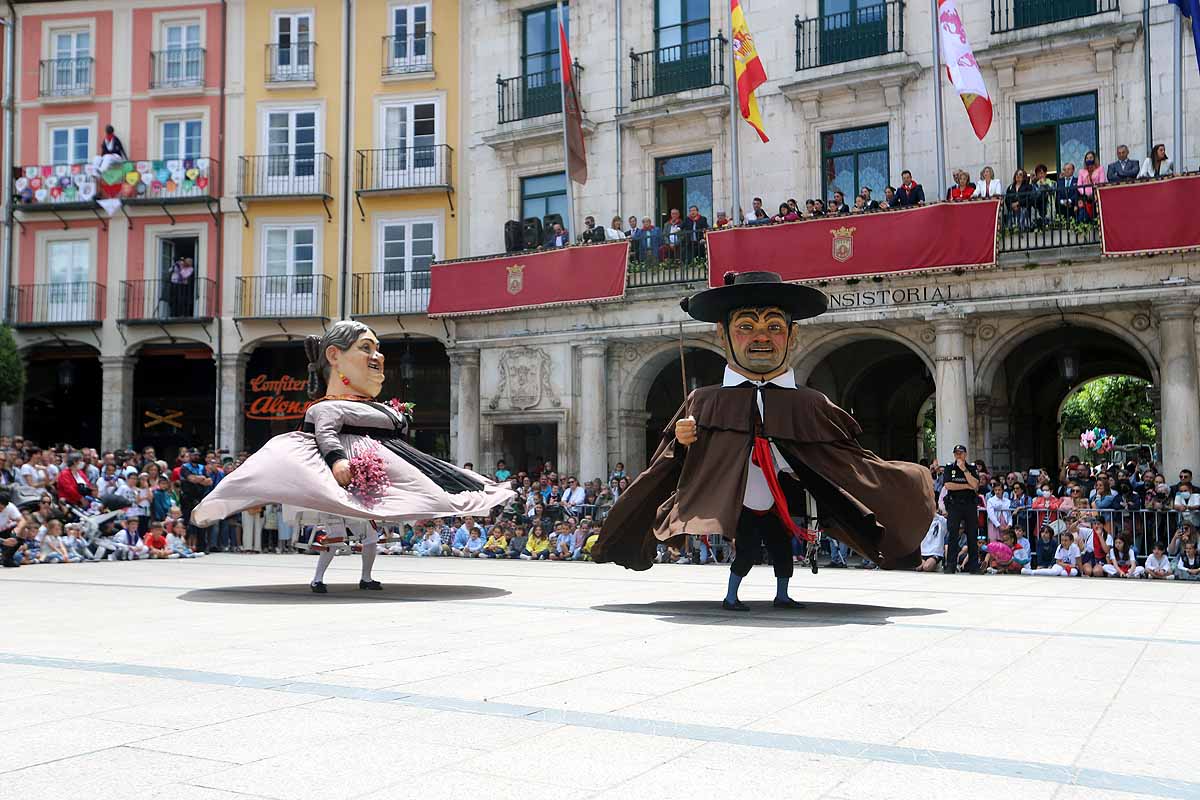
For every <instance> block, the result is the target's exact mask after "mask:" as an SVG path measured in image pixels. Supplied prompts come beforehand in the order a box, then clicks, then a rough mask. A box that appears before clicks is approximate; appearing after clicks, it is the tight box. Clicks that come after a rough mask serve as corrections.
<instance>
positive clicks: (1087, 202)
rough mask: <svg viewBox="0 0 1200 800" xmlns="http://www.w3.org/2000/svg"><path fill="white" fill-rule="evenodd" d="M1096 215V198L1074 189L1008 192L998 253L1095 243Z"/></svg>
mask: <svg viewBox="0 0 1200 800" xmlns="http://www.w3.org/2000/svg"><path fill="white" fill-rule="evenodd" d="M1085 188H1086V187H1085ZM1099 214H1100V208H1099V199H1098V198H1093V197H1092V196H1091V195H1088V194H1086V192H1080V191H1079V190H1078V189H1058V188H1056V187H1046V188H1044V189H1033V190H1032V191H1029V192H1024V193H1012V192H1008V193H1006V194H1005V197H1004V207H1003V209H1002V210H1001V213H1000V233H999V237H1000V240H999V242H998V248H999V252H1001V253H1023V252H1027V251H1030V250H1048V249H1051V248H1055V247H1075V246H1079V245H1095V244H1099V243H1100V225H1099V222H1098V219H1099Z"/></svg>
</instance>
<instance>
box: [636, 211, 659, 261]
mask: <svg viewBox="0 0 1200 800" xmlns="http://www.w3.org/2000/svg"><path fill="white" fill-rule="evenodd" d="M658 244H659V235H658V229H657V228H655V227H654V220H652V219H650V218H649V217H642V227H640V228H637V229H635V230H634V231H633V246H634V258H635V259H637V260H638V261H647V262H649V261H654V260H655V259H656V258H657V257H658Z"/></svg>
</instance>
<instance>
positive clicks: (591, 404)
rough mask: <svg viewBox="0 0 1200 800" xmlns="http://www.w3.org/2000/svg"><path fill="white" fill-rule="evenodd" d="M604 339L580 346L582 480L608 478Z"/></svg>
mask: <svg viewBox="0 0 1200 800" xmlns="http://www.w3.org/2000/svg"><path fill="white" fill-rule="evenodd" d="M607 350H608V348H607V347H606V345H605V344H604V342H587V343H586V344H584V345H582V346H581V347H580V348H579V475H578V477H579V482H580V483H583V482H585V481H590V480H592V479H593V478H600V479H601V480H607V479H608V413H607V411H606V407H607V405H608V386H607V381H606V380H605V375H606V374H607V372H608V370H607V369H606V366H607V365H606V364H605V356H606V354H607Z"/></svg>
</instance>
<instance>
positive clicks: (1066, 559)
mask: <svg viewBox="0 0 1200 800" xmlns="http://www.w3.org/2000/svg"><path fill="white" fill-rule="evenodd" d="M1021 574H1022V575H1063V576H1066V577H1070V578H1074V577H1075V576H1076V575H1078V574H1079V546H1078V545H1076V544H1075V537H1073V536H1072V535H1071V534H1069V533H1067V532H1066V531H1063V532H1062V533H1060V534H1059V535H1058V549H1057V550H1055V551H1054V566H1052V567H1038V568H1037V569H1030V568H1029V567H1025V568H1024V569H1023V570H1021Z"/></svg>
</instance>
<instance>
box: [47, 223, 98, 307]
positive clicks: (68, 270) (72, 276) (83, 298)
mask: <svg viewBox="0 0 1200 800" xmlns="http://www.w3.org/2000/svg"><path fill="white" fill-rule="evenodd" d="M90 250H91V248H90V245H89V242H88V240H87V239H55V240H51V241H49V242H46V283H47V284H49V286H48V287H47V292H46V309H45V316H46V320H47V321H48V322H66V321H70V320H84V319H91V318H92V317H94V316H95V314H96V312H95V309H94V308H89V302H88V299H89V294H90V291H91V284H90V283H89V279H90V278H91V258H90Z"/></svg>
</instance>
